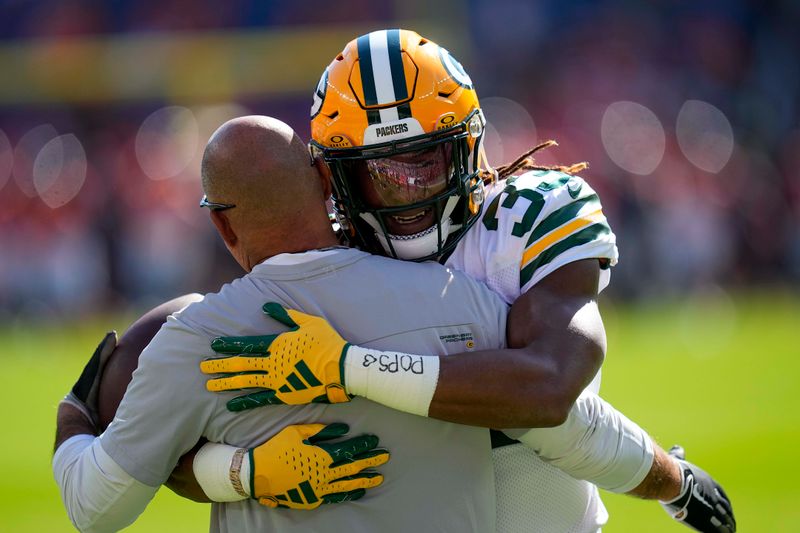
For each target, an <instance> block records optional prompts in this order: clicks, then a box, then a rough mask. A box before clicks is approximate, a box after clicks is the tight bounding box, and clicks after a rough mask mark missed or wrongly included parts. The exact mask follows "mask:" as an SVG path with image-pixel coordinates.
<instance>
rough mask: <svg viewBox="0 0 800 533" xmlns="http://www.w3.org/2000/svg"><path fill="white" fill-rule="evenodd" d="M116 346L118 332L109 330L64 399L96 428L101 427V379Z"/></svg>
mask: <svg viewBox="0 0 800 533" xmlns="http://www.w3.org/2000/svg"><path fill="white" fill-rule="evenodd" d="M116 347H117V332H116V331H109V332H108V333H106V336H105V337H103V340H102V341H100V344H98V345H97V348H96V349H95V351H94V353H93V354H92V357H91V358H90V359H89V362H88V363H86V366H85V367H84V368H83V372H81V375H80V377H79V378H78V381H76V382H75V385H73V387H72V390H71V391H70V392H69V394H67V396H66V397H65V398H64V400H63V401H64V402H66V403H68V404H70V405H72V406H74V407H75V408H76V409H78V410H79V411H80V412H81V413H83V415H84V416H85V417H86V418H87V419H88V420H89V421H90V422H91V423H92V425H93V426H94V427H95V429H97V428H98V427H99V418H98V407H99V402H98V399H99V391H100V379H101V377H102V376H103V369H104V368H105V366H106V363H108V360H109V358H110V357H111V354H112V353H113V352H114V348H116Z"/></svg>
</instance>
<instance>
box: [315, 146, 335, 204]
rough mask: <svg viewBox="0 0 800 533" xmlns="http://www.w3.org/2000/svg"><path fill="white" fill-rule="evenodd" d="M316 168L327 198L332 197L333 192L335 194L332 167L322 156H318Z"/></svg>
mask: <svg viewBox="0 0 800 533" xmlns="http://www.w3.org/2000/svg"><path fill="white" fill-rule="evenodd" d="M314 168H315V169H316V170H317V173H318V174H319V178H320V179H321V180H322V192H323V193H324V194H325V198H330V197H331V194H333V189H332V187H333V185H332V182H331V177H332V174H331V169H330V167H329V166H328V164H327V163H326V162H325V160H324V159H323V158H322V156H317V157H315V158H314Z"/></svg>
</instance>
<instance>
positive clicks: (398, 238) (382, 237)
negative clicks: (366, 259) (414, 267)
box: [359, 195, 461, 260]
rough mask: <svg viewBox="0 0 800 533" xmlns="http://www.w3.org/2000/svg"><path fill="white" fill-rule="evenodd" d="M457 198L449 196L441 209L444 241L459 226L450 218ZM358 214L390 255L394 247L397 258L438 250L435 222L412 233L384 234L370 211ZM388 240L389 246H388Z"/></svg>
mask: <svg viewBox="0 0 800 533" xmlns="http://www.w3.org/2000/svg"><path fill="white" fill-rule="evenodd" d="M458 200H459V197H458V196H456V195H453V196H450V197H449V198H448V199H447V203H446V204H445V206H444V210H443V211H442V218H441V220H442V222H441V226H442V240H443V241H446V240H447V237H448V236H449V235H450V234H451V233H452V232H454V231H456V230H457V229H459V228H460V227H461V225H453V223H452V220H450V215H451V214H452V213H453V210H454V209H455V208H456V205H457V204H458ZM359 216H360V217H361V218H362V219H363V220H364V221H365V222H366V223H367V224H369V225H370V227H371V228H372V229H373V230H375V237H377V239H378V242H380V243H381V246H382V247H383V249H384V251H385V252H386V253H387V254H389V255H392V248H394V255H395V256H396V257H397V258H398V259H406V260H413V259H419V258H420V257H426V256H428V255H431V254H434V253H436V252H437V251H438V250H439V232H438V231H437V230H436V224H434V225H433V226H431V227H430V228H428V229H426V230H424V231H421V232H419V233H415V234H413V235H392V234H384V232H383V229H382V228H381V225H380V223H379V222H378V219H377V218H375V215H373V214H372V213H361V214H360V215H359ZM387 237H388V240H387ZM390 241H391V247H390V246H389V242H390Z"/></svg>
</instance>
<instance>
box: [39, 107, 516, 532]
mask: <svg viewBox="0 0 800 533" xmlns="http://www.w3.org/2000/svg"><path fill="white" fill-rule="evenodd" d="M328 183H329V182H328V181H327V179H326V178H325V177H324V176H323V174H322V173H321V172H320V171H319V170H318V169H317V167H314V166H311V164H310V161H309V158H308V155H307V151H306V147H305V145H304V144H303V143H302V141H301V140H300V139H299V138H298V137H297V136H296V135H295V134H294V133H293V132H292V130H291V129H290V128H289V127H288V126H286V125H285V124H283V123H281V122H279V121H276V120H274V119H269V118H266V117H243V118H240V119H236V120H233V121H230V122H228V123H226V124H225V125H223V126H222V127H221V128H220V129H219V130H218V131H217V132H215V134H214V135H213V136H212V138H211V140H210V141H209V144H208V147H207V149H206V153H205V155H204V159H203V188H204V191H205V193H206V197H205V198H204V200H203V202H204V205H207V206H208V207H209V208H210V209H211V210H212V213H211V218H212V221H213V223H214V225H215V226H216V228H217V230H218V231H219V233H220V235H221V236H222V238H223V240H224V241H225V244H226V246H227V247H228V249H229V250H230V252H231V254H232V255H233V257H235V258H236V260H237V261H238V262H239V264H240V265H241V266H242V267H243V268H244V269H245V270H246V271H247V272H248V273H247V274H246V275H245V276H243V277H242V278H240V279H238V280H236V281H234V282H233V283H231V284H228V285H225V286H224V287H223V288H222V289H221V290H220V292H219V293H216V294H209V295H206V296H205V297H204V298H203V300H202V301H200V302H197V303H194V304H191V305H189V306H188V307H186V308H185V309H184V310H182V311H181V312H179V313H176V314H174V315H172V316H171V317H170V318H169V319H168V320H167V323H166V324H165V326H164V327H163V328H162V329H161V330H160V331H159V333H158V334H157V335H156V336H155V337H154V339H153V341H152V342H151V343H150V345H149V346H148V347H147V348H146V349H145V350H144V351H143V352H142V354H141V356H140V359H139V366H138V368H137V370H136V371H135V373H134V375H133V379H132V381H131V384H130V386H129V387H128V389H127V391H126V393H125V396H124V397H123V399H122V402H121V404H120V407H119V409H118V411H117V416H116V417H115V419H114V421H113V422H112V423H111V424H110V426H109V427H108V429H107V430H106V431H105V432H104V433H103V434H102V435H100V436H99V437H94V427H93V424H92V421H91V420H90V419H89V418H87V417H86V416H85V415H84V413H83V412H81V410H80V409H79V408H76V406H75V403H74V402H63V403H62V404H61V405H60V406H59V412H58V421H57V422H58V427H57V442H56V446H57V451H56V454H55V456H54V460H53V463H54V473H55V477H56V480H57V482H58V484H59V487H60V489H61V492H62V498H63V500H64V502H65V506H66V507H67V510H68V514H69V515H70V518H71V519H72V521H73V523H74V524H75V525H76V527H78V529H81V530H83V531H107V530H117V529H121V528H122V527H125V526H127V525H128V524H130V523H131V522H132V521H133V520H135V518H136V516H138V514H139V513H141V512H142V511H143V510H144V508H145V507H146V505H147V503H148V502H149V500H150V499H151V498H152V496H153V495H154V494H155V492H156V490H157V487H158V486H160V485H161V484H162V483H164V482H165V480H167V478H168V477H169V475H170V472H171V471H172V469H173V467H174V466H175V464H176V463H177V461H178V458H179V457H180V456H181V455H183V454H184V453H186V452H187V451H189V450H190V449H192V448H193V447H194V445H195V444H196V443H197V442H198V440H200V439H202V438H205V439H208V440H209V441H212V442H221V443H227V444H231V445H234V446H236V447H238V448H240V449H243V450H248V449H249V450H250V452H249V458H250V462H249V464H252V470H251V472H250V473H245V472H244V471H237V472H239V474H240V475H241V478H239V479H237V480H235V481H236V483H234V485H236V484H238V485H239V488H241V485H242V484H243V483H247V482H248V481H251V483H250V484H251V485H252V488H253V490H255V491H256V492H257V493H259V494H261V493H265V492H266V493H269V494H271V495H273V499H272V500H270V501H264V500H262V503H266V504H269V503H272V504H274V505H281V504H282V502H285V503H287V504H289V503H298V502H301V503H306V504H309V505H312V504H314V503H317V500H319V499H320V498H321V497H324V496H323V493H322V492H319V491H318V489H319V487H323V488H325V486H326V483H327V489H326V490H329V491H330V492H332V493H333V494H339V495H342V494H343V495H345V496H343V497H344V498H347V495H348V494H349V493H352V492H354V491H355V490H357V489H358V488H359V487H360V488H369V487H373V486H375V485H376V484H378V483H380V481H381V477H380V476H378V475H376V474H375V473H373V472H369V471H367V472H363V469H364V468H367V467H371V466H377V465H380V464H381V463H383V462H385V461H386V459H387V454H386V453H385V452H382V451H380V450H376V449H375V445H376V444H377V442H376V440H377V439H375V438H374V437H370V436H367V437H366V438H360V440H354V441H352V443H351V445H350V446H349V448H350V449H348V450H344V451H343V449H342V447H338V448H337V447H336V445H330V444H329V443H328V441H327V439H330V438H331V437H335V436H339V435H341V434H342V433H343V432H344V429H343V426H342V425H341V424H334V422H336V423H341V422H343V423H345V424H349V425H350V426H351V427H354V428H369V431H371V432H373V433H375V434H377V435H380V438H381V444H382V445H383V446H385V447H387V448H389V449H390V450H392V451H393V456H392V460H391V461H390V462H388V463H386V464H385V465H384V466H383V467H382V468H381V473H383V474H385V475H386V476H387V479H388V481H387V482H386V483H385V484H384V485H382V486H380V487H378V488H376V489H373V490H372V493H371V494H370V497H369V498H366V499H365V500H362V501H364V502H365V504H362V503H361V502H354V503H348V504H347V505H329V506H324V507H323V508H320V509H319V510H317V511H315V512H311V513H300V512H291V511H286V510H270V509H267V508H265V507H264V506H263V505H260V504H259V502H258V501H256V500H254V499H247V500H243V501H236V502H222V503H216V504H214V505H213V507H212V514H211V526H210V527H211V530H212V531H237V532H238V531H326V532H330V531H364V532H368V531H389V532H391V531H397V532H406V531H431V530H434V531H453V532H465V531H474V532H476V533H478V532H485V531H492V530H494V527H495V494H494V484H493V471H492V464H491V455H490V453H489V450H490V442H489V434H488V432H487V431H486V430H485V429H481V428H477V427H470V426H463V425H458V424H452V423H448V422H443V421H438V420H433V419H429V418H424V417H419V416H413V415H410V414H405V413H402V412H399V411H397V410H394V409H390V408H387V407H384V406H382V405H379V404H377V403H373V402H370V401H367V400H364V399H360V398H356V399H354V400H353V401H352V402H349V403H345V404H335V405H329V404H318V403H317V404H311V405H307V406H276V407H275V408H273V409H262V410H254V411H250V412H247V413H231V412H229V411H228V410H227V409H226V407H225V399H226V398H225V395H219V394H213V393H210V392H208V391H207V390H206V387H205V382H206V379H205V376H204V375H203V374H202V373H201V372H200V369H199V365H200V362H201V361H202V360H203V359H205V358H208V357H210V356H212V355H213V352H212V351H211V349H210V347H209V345H210V343H211V341H212V339H214V338H215V337H218V336H222V335H228V336H230V335H237V336H241V335H256V334H263V333H265V332H266V333H279V332H281V331H284V330H285V329H286V328H285V326H283V325H281V324H280V323H279V322H277V321H272V322H270V321H267V320H265V319H264V317H263V315H262V313H261V307H262V305H263V303H264V302H268V301H273V302H278V303H279V304H281V305H283V306H285V307H287V308H291V309H300V310H302V311H305V312H308V313H313V314H316V315H323V316H327V317H328V318H329V320H330V321H331V323H333V324H335V325H336V327H337V328H338V329H339V330H340V331H342V332H345V334H347V335H348V336H349V337H350V338H354V339H358V340H359V342H360V343H362V344H363V343H366V344H368V345H371V346H374V347H376V348H379V349H387V348H388V347H389V346H390V345H391V346H393V347H395V348H396V347H398V346H400V347H401V348H403V349H406V350H408V351H409V352H418V353H425V352H431V353H445V352H446V351H447V350H448V349H452V347H450V346H446V345H445V343H446V342H447V340H449V339H453V338H463V339H471V341H472V342H473V343H474V347H475V349H497V348H501V347H503V346H504V343H505V339H504V337H505V321H506V312H507V310H506V305H505V304H504V303H503V302H502V301H501V300H500V299H499V297H497V296H496V295H494V294H493V293H491V292H490V291H488V289H486V288H485V287H484V286H482V285H479V284H478V283H476V282H473V281H472V280H470V279H469V278H467V277H466V276H464V275H462V274H460V273H457V272H452V271H449V270H446V269H444V268H442V267H441V266H440V265H438V264H414V263H405V262H400V261H395V260H391V259H387V258H382V257H376V256H371V255H369V254H366V253H362V252H359V251H357V250H353V249H347V248H343V247H339V246H337V239H336V236H335V234H334V233H333V231H332V229H331V225H330V222H329V219H328V214H327V211H326V209H325V206H324V200H325V198H327V197H328V196H329V195H330V189H329V185H328ZM278 191H279V193H280V194H276V192H278ZM287 199H289V201H287ZM356 294H357V295H358V299H357V301H353V300H354V297H353V296H354V295H356ZM431 294H436V295H441V296H440V297H439V298H435V299H433V300H432V301H430V302H426V305H425V306H424V307H422V308H420V307H418V306H417V305H416V304H417V303H418V302H420V301H423V299H430V295H431ZM387 301H391V302H396V304H397V306H398V307H397V308H405V309H413V313H407V314H398V313H396V312H395V308H390V309H387V308H386V305H385V302H387ZM348 302H349V303H348ZM337 317H341V318H340V319H338V320H342V321H337ZM431 324H436V326H431ZM270 329H271V331H270ZM265 330H266V331H265ZM455 349H463V346H459V347H455ZM296 370H297V372H299V373H300V374H301V375H302V374H303V369H302V368H297V369H296ZM335 393H336V392H335V391H331V394H335ZM287 425H289V426H290V427H288V428H287V427H286V426H287ZM354 439H357V438H354ZM264 442H266V443H267V444H266V445H262V446H258V447H257V448H254V447H256V446H257V445H259V444H261V443H264ZM454 443H457V444H458V445H457V446H453V444H454ZM345 448H347V446H345ZM297 456H301V457H303V458H304V460H303V461H301V463H300V465H301V468H300V469H296V468H295V464H294V463H291V459H292V458H294V457H297ZM353 456H354V458H355V460H356V462H355V463H353V465H352V466H353V467H352V468H349V466H350V465H347V464H345V465H344V466H337V467H332V463H334V461H338V460H340V459H344V458H347V457H353ZM239 460H240V461H241V460H242V457H241V456H240V457H239ZM317 463H319V464H327V465H328V466H331V468H329V469H328V474H329V476H328V477H327V478H326V479H317V478H314V479H304V478H302V477H300V478H298V477H297V476H300V475H301V474H304V472H300V471H298V470H304V469H307V468H308V467H307V466H303V465H313V464H317ZM358 472H362V473H361V474H358V476H360V477H356V478H355V479H348V480H345V481H336V479H338V478H342V477H344V476H349V475H351V474H357V473H358ZM251 477H252V480H251V479H250V478H251ZM298 480H302V481H301V482H299V483H297V485H296V486H295V485H293V484H294V483H296V482H297V481H298ZM367 500H368V501H367ZM334 501H336V500H334Z"/></svg>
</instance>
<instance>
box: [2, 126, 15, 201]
mask: <svg viewBox="0 0 800 533" xmlns="http://www.w3.org/2000/svg"><path fill="white" fill-rule="evenodd" d="M13 168H14V148H13V147H12V146H11V141H9V140H8V137H7V136H6V134H5V133H4V132H3V130H0V190H2V189H3V187H5V185H6V183H8V180H9V178H10V177H11V170H12V169H13Z"/></svg>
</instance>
